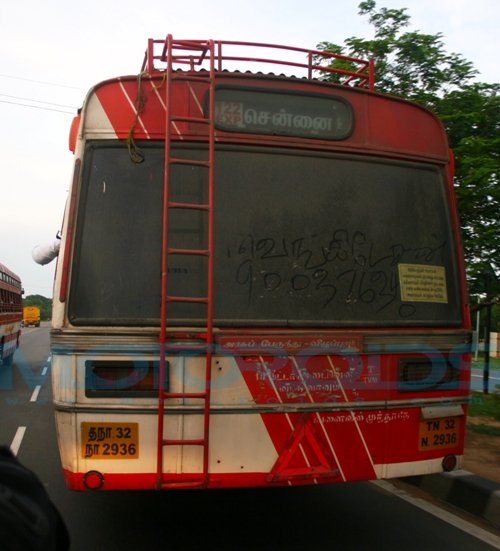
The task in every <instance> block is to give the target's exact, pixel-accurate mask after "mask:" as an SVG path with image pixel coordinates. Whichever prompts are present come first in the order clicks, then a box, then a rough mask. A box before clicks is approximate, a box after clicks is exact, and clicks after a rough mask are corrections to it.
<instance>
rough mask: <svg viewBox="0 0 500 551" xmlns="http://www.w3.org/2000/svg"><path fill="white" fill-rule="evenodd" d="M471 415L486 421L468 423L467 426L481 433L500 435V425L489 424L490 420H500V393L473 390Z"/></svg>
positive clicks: (470, 407) (470, 404)
mask: <svg viewBox="0 0 500 551" xmlns="http://www.w3.org/2000/svg"><path fill="white" fill-rule="evenodd" d="M469 417H482V418H484V419H485V421H486V423H479V424H473V423H467V428H468V429H469V430H472V431H474V432H478V433H480V434H487V435H489V436H500V427H497V426H494V425H489V424H488V420H489V419H490V420H491V421H497V422H500V394H499V393H494V394H483V393H482V392H474V391H473V392H472V399H471V401H470V403H469Z"/></svg>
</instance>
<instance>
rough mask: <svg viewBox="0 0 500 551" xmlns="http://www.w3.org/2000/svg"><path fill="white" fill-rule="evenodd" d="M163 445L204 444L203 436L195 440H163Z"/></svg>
mask: <svg viewBox="0 0 500 551" xmlns="http://www.w3.org/2000/svg"><path fill="white" fill-rule="evenodd" d="M162 444H163V445H164V446H204V445H205V440H203V438H201V439H197V440H163V442H162Z"/></svg>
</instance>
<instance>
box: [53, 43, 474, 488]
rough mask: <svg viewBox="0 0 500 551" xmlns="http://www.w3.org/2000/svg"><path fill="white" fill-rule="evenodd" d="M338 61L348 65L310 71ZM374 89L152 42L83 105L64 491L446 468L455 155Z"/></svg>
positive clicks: (457, 367) (250, 57) (62, 411)
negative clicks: (131, 70) (138, 63)
mask: <svg viewBox="0 0 500 551" xmlns="http://www.w3.org/2000/svg"><path fill="white" fill-rule="evenodd" d="M269 52H271V54H269ZM293 56H296V57H293ZM321 56H323V57H321ZM339 57H340V58H341V59H342V60H343V61H348V62H349V63H351V64H353V65H355V67H356V69H353V70H345V69H328V70H326V69H324V64H320V62H319V61H318V60H319V59H323V60H324V59H326V61H327V62H328V61H332V60H335V59H337V58H339ZM292 59H295V61H292ZM266 63H267V64H270V65H271V66H272V69H273V72H272V73H266V72H263V71H262V67H263V66H265V65H266ZM276 65H280V67H279V68H278V70H277V71H275V69H274V67H275V66H276ZM343 66H344V67H345V66H346V64H345V63H344V64H343ZM252 67H254V69H253V70H252ZM249 68H250V70H249ZM290 69H291V70H293V71H294V72H296V73H297V76H284V75H283V74H281V73H282V72H283V71H287V70H290ZM325 71H326V72H330V73H331V74H333V75H336V78H337V79H338V80H339V83H333V82H328V81H327V80H325V79H324V75H325ZM373 83H374V74H373V65H372V64H371V63H369V62H365V61H362V60H359V59H353V58H345V57H342V56H335V55H333V54H324V53H322V52H315V51H309V50H302V49H300V48H292V47H284V46H276V45H265V44H264V45H263V44H247V43H239V42H214V41H175V40H174V39H173V38H172V37H171V36H168V37H167V39H166V40H150V41H149V44H148V48H147V52H146V58H145V61H144V64H143V67H142V70H141V71H140V74H139V76H125V77H120V78H113V79H110V80H107V81H105V82H102V83H100V84H97V85H96V86H94V87H93V88H92V89H91V90H90V92H89V93H88V96H87V98H86V100H85V102H84V104H83V108H82V110H81V113H80V114H79V115H78V117H77V118H76V119H75V121H74V124H73V126H72V129H71V135H70V146H71V149H72V150H73V151H74V155H75V158H74V172H73V177H72V184H71V192H70V194H69V199H68V204H67V207H66V211H65V217H64V223H63V230H62V242H61V251H60V254H59V259H58V266H57V270H56V280H55V293H54V309H53V321H52V332H51V342H52V358H53V369H52V377H53V389H54V404H55V409H56V422H57V432H58V436H59V447H60V452H61V459H62V466H63V470H64V476H65V480H66V484H67V485H68V486H69V487H70V488H72V489H75V490H85V489H109V490H112V489H141V488H143V489H145V488H157V489H162V488H165V489H173V488H224V487H226V488H227V487H237V486H240V487H241V486H280V485H301V484H315V483H320V482H324V483H332V482H345V481H353V480H370V479H381V478H391V477H401V476H407V475H419V474H427V473H433V472H440V471H443V470H444V471H450V470H453V469H455V468H457V467H459V466H460V463H461V459H462V454H463V445H464V432H465V416H466V411H467V403H468V399H469V359H470V358H469V343H470V320H469V314H468V305H467V289H466V280H465V269H464V260H463V257H462V251H461V245H460V241H459V236H460V231H459V224H458V216H457V211H456V206H455V196H454V190H453V161H452V155H451V152H450V150H449V146H448V141H447V137H446V133H445V130H444V127H443V125H442V123H441V122H440V120H439V119H438V118H437V117H436V116H435V115H434V114H433V113H431V112H430V111H428V110H427V109H425V108H423V107H422V106H420V105H417V104H414V103H411V102H408V101H405V100H402V99H400V98H396V97H391V96H389V95H383V94H380V93H376V92H374V91H373Z"/></svg>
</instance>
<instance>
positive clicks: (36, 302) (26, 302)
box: [23, 295, 52, 321]
mask: <svg viewBox="0 0 500 551" xmlns="http://www.w3.org/2000/svg"><path fill="white" fill-rule="evenodd" d="M23 306H37V307H38V308H40V319H41V320H42V321H44V320H49V319H52V299H50V298H46V297H43V296H42V295H28V296H27V297H26V298H24V299H23Z"/></svg>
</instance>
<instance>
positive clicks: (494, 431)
mask: <svg viewBox="0 0 500 551" xmlns="http://www.w3.org/2000/svg"><path fill="white" fill-rule="evenodd" d="M467 428H468V429H469V430H472V431H474V432H478V433H479V434H487V435H488V436H500V427H492V426H491V425H486V424H484V423H481V424H480V425H472V424H470V423H469V424H467Z"/></svg>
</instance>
